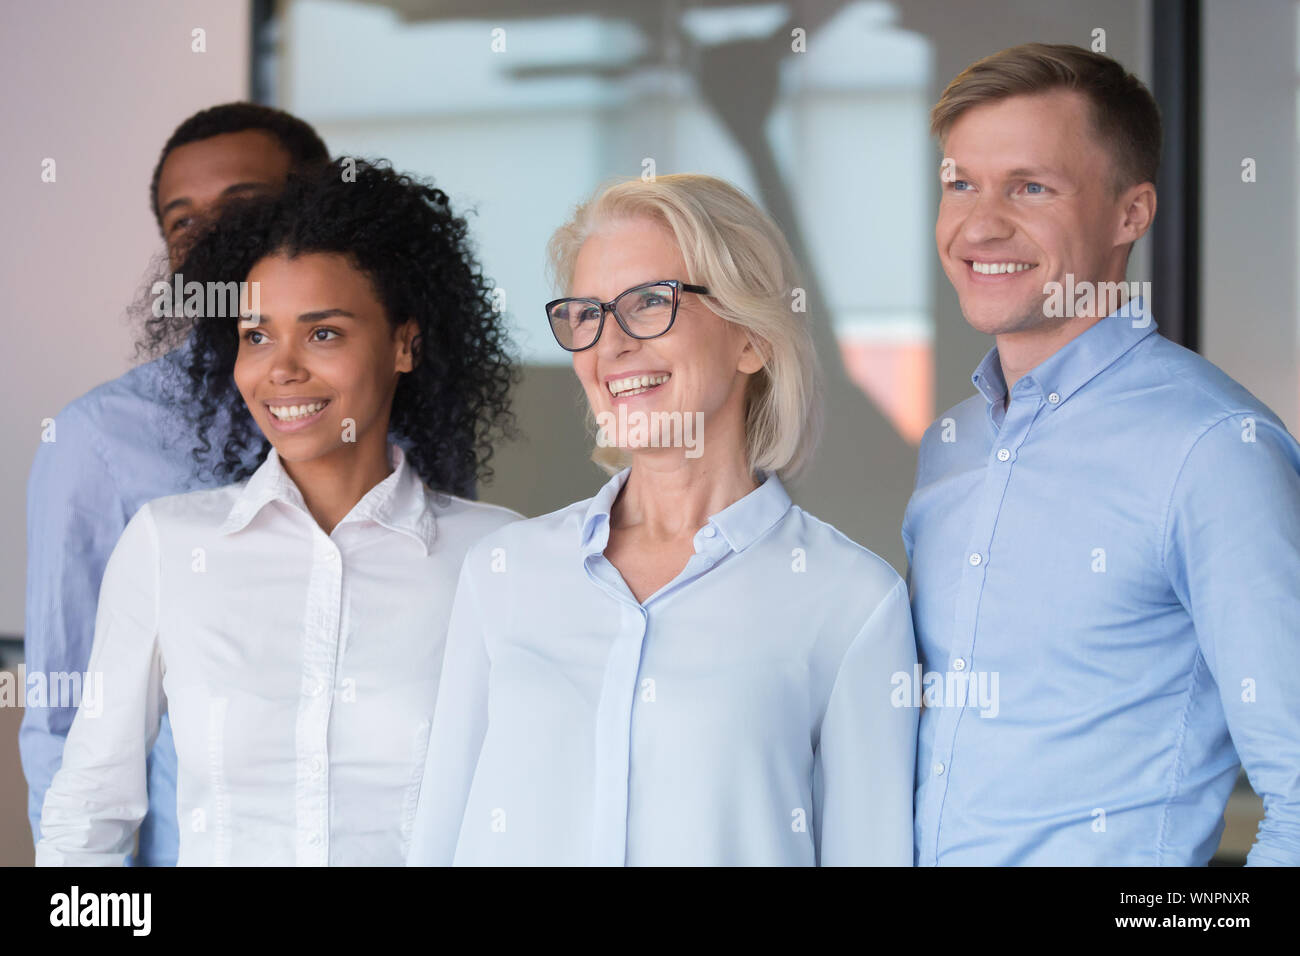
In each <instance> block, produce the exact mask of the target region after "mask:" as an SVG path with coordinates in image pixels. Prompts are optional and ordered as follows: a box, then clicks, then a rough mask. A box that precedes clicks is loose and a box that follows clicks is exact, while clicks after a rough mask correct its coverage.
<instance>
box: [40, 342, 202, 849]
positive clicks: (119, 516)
mask: <svg viewBox="0 0 1300 956" xmlns="http://www.w3.org/2000/svg"><path fill="white" fill-rule="evenodd" d="M184 354H185V353H184V352H183V351H182V352H173V353H170V354H169V355H167V356H164V357H163V358H160V359H157V360H156V361H153V362H149V363H147V364H144V365H140V366H138V367H136V368H134V369H132V370H131V371H129V372H127V373H126V374H125V375H123V376H121V377H120V378H117V379H114V380H113V381H111V382H107V383H105V384H104V385H101V386H99V387H98V388H96V389H93V390H92V391H90V392H88V393H87V394H85V395H83V396H82V397H81V398H78V399H76V400H75V401H73V402H72V403H71V404H70V405H68V406H67V407H66V408H65V409H63V411H62V412H60V413H59V414H58V416H56V417H55V419H54V422H53V430H52V432H51V431H49V430H47V432H46V434H45V435H44V436H43V440H42V442H41V444H40V446H39V447H38V448H37V450H36V458H35V460H34V462H33V463H32V470H31V476H30V478H29V479H28V482H27V607H26V634H25V637H24V642H25V644H24V658H25V664H26V672H27V677H28V682H29V685H30V684H31V683H32V681H33V679H34V678H35V679H36V680H41V681H43V682H44V683H45V684H46V685H50V683H51V681H50V676H51V675H56V674H71V673H83V672H84V671H85V669H86V664H87V662H88V661H89V659H90V648H91V643H92V640H93V638H94V635H95V609H96V606H97V604H98V600H99V585H100V581H101V580H102V578H103V576H104V566H105V565H106V564H107V563H108V556H109V555H110V554H111V553H112V551H113V546H114V545H115V544H117V539H118V538H119V537H120V536H121V534H122V530H123V529H124V528H125V527H126V524H127V522H128V521H129V520H130V519H131V517H132V516H133V515H134V514H135V513H136V511H138V510H139V508H140V506H141V505H143V504H144V503H145V502H146V501H149V500H150V499H152V498H158V497H161V496H163V495H171V494H178V493H180V492H184V491H190V490H193V489H196V488H200V487H203V486H204V479H203V478H200V477H199V476H197V475H196V474H195V467H194V459H193V457H192V440H191V438H190V436H189V434H188V433H187V432H186V431H185V427H186V426H185V425H184V423H183V422H182V421H181V420H180V417H179V416H178V414H177V411H176V409H175V407H174V406H173V405H172V404H171V403H170V402H168V400H167V395H168V394H171V393H172V392H171V388H172V383H173V381H174V380H173V379H172V378H171V376H173V375H177V374H183V372H182V371H181V364H182V362H183V356H184ZM213 438H214V442H213V444H214V447H217V448H219V447H220V443H221V442H224V440H225V430H224V428H223V426H222V423H221V422H218V425H217V429H216V430H215V431H214V435H213ZM207 481H208V482H209V483H210V481H211V479H210V478H208V479H207ZM37 675H42V676H41V677H37ZM30 696H31V695H29V697H30ZM39 703H40V702H39V701H29V706H28V707H27V709H26V711H25V712H24V714H23V722H22V727H21V729H20V730H19V734H18V742H19V750H20V753H21V756H22V763H23V772H24V773H25V774H26V776H27V786H28V803H27V812H28V815H29V816H30V818H31V825H32V834H33V837H34V839H36V840H38V841H39V839H40V822H41V805H42V803H43V802H44V799H45V791H46V789H47V788H48V787H49V785H50V781H51V780H52V779H53V778H54V774H55V772H56V771H57V770H58V769H59V765H60V763H61V762H62V759H63V744H64V739H65V738H66V737H67V734H68V728H69V727H70V726H71V725H72V718H73V717H74V716H76V706H75V705H74V706H69V702H68V701H66V700H63V701H55V700H48V701H46V702H45V703H46V706H39ZM32 704H36V706H32ZM55 705H58V706H55ZM148 776H149V813H148V815H147V816H146V817H145V818H144V820H143V821H142V823H141V825H140V834H139V838H140V842H139V849H138V852H137V853H136V854H135V856H134V862H135V863H136V864H137V865H147V866H173V865H175V863H176V855H177V851H178V848H179V842H178V838H177V832H176V752H175V749H174V745H173V742H172V735H171V724H170V723H169V722H168V721H167V719H166V717H164V718H163V722H162V727H161V728H160V730H159V733H158V739H157V741H156V742H155V745H154V748H153V751H152V753H151V755H150V757H149V762H148Z"/></svg>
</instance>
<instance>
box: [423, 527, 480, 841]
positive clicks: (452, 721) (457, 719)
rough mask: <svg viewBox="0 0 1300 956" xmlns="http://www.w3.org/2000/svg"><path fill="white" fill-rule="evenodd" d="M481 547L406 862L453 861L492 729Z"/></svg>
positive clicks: (460, 592) (467, 570) (446, 671)
mask: <svg viewBox="0 0 1300 956" xmlns="http://www.w3.org/2000/svg"><path fill="white" fill-rule="evenodd" d="M476 553H478V548H473V549H471V550H470V552H469V554H468V555H467V556H466V558H465V562H464V564H463V565H462V566H461V571H460V580H459V581H458V582H457V585H456V597H455V601H454V603H453V605H452V611H451V619H450V621H449V623H448V625H447V648H446V651H445V655H444V658H443V665H442V676H441V678H440V680H439V682H438V700H437V703H436V704H435V706H434V713H433V726H432V727H431V728H430V731H429V749H428V755H427V757H426V760H425V767H424V779H423V782H422V783H421V784H420V798H419V803H418V805H417V808H416V811H415V824H414V826H413V828H412V833H411V849H410V852H409V853H408V854H407V858H406V863H407V866H450V865H451V864H452V861H453V859H454V858H455V856H456V844H457V842H458V840H459V839H460V828H461V822H462V821H463V820H464V817H465V807H466V805H467V803H468V801H469V792H470V787H471V786H472V784H473V782H474V770H475V768H476V766H477V765H478V758H479V753H480V752H481V750H482V748H483V738H484V736H485V734H486V733H487V717H488V707H487V697H488V679H489V675H490V670H491V664H490V662H489V660H488V655H487V647H486V645H485V643H484V628H483V618H482V614H481V612H480V610H479V601H478V594H477V591H476V589H475V587H474V580H473V577H474V575H473V572H472V570H471V568H472V567H473V564H474V561H475V554H476Z"/></svg>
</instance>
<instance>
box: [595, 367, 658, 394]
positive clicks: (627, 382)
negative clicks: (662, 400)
mask: <svg viewBox="0 0 1300 956" xmlns="http://www.w3.org/2000/svg"><path fill="white" fill-rule="evenodd" d="M666 381H668V373H667V372H664V373H660V374H658V375H630V376H628V377H627V378H619V379H615V380H614V381H612V382H610V383H609V390H610V392H611V393H612V394H614V395H622V394H624V393H630V394H633V395H635V394H639V393H640V392H643V391H645V390H646V389H649V388H654V387H655V386H656V385H662V384H663V383H664V382H666Z"/></svg>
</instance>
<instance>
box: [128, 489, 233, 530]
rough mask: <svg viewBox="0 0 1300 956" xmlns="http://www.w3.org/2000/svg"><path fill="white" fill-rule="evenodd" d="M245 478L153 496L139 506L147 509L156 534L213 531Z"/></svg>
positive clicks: (222, 520) (222, 521) (223, 516)
mask: <svg viewBox="0 0 1300 956" xmlns="http://www.w3.org/2000/svg"><path fill="white" fill-rule="evenodd" d="M246 484H248V480H247V479H244V480H243V481H238V482H234V483H232V484H228V485H221V486H219V487H216V488H204V489H201V490H198V491H187V492H185V493H183V494H176V495H164V496H163V497H161V498H154V499H152V500H151V501H148V502H146V503H145V504H144V505H142V506H141V507H140V512H137V514H139V513H142V512H146V511H147V512H148V514H149V516H150V520H151V521H152V522H153V524H154V526H155V527H156V528H157V529H158V534H159V535H160V536H171V535H174V534H178V533H179V534H185V535H189V536H191V537H194V536H196V535H197V534H199V533H203V532H216V531H218V530H219V529H220V528H221V526H222V524H224V523H225V520H226V518H227V516H229V514H230V509H231V508H233V507H234V505H235V502H236V500H238V498H239V494H240V492H241V491H242V490H243V488H244V486H245V485H246Z"/></svg>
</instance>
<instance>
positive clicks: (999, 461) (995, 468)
mask: <svg viewBox="0 0 1300 956" xmlns="http://www.w3.org/2000/svg"><path fill="white" fill-rule="evenodd" d="M1018 384H1019V386H1020V387H1019V388H1017V389H1016V393H1015V396H1014V397H1013V398H1012V400H1011V403H1010V405H1009V406H1008V408H1007V411H1006V415H1005V418H1003V419H1002V422H1001V427H998V426H997V425H996V424H995V422H996V418H995V417H993V416H990V427H991V429H992V431H993V443H992V445H991V447H990V448H989V453H988V460H987V462H986V464H985V468H984V482H983V489H982V490H981V493H980V499H979V506H978V508H977V510H976V513H975V519H974V523H973V526H972V528H971V534H970V537H969V539H968V541H967V545H966V550H965V552H964V553H963V555H962V558H961V561H962V564H961V567H960V568H958V569H955V570H956V572H957V573H959V574H960V575H961V581H960V583H959V585H958V589H957V603H956V609H955V614H954V620H953V632H952V633H953V641H952V644H951V647H950V648H949V656H948V659H947V661H930V662H927V663H928V666H929V667H930V668H934V669H937V668H939V667H943V669H944V670H945V671H957V672H965V673H967V674H972V675H973V673H974V668H975V664H976V661H975V642H976V638H977V637H978V634H979V608H980V599H981V598H982V596H983V594H984V583H985V581H986V580H987V576H988V568H989V561H990V551H991V549H992V544H993V536H994V534H995V533H996V531H997V525H998V517H999V515H1000V514H1001V511H1002V503H1003V501H1004V500H1005V498H1006V491H1007V485H1008V483H1009V482H1010V481H1011V471H1012V468H1013V467H1014V466H1015V462H1016V457H1017V455H1018V454H1019V451H1020V446H1021V445H1023V444H1024V442H1025V439H1026V438H1027V437H1028V436H1029V430H1030V428H1031V427H1032V426H1033V423H1034V420H1035V418H1037V416H1038V412H1039V411H1040V409H1041V408H1042V407H1043V401H1042V393H1041V392H1040V391H1039V390H1038V388H1037V386H1036V385H1035V384H1034V383H1033V382H1032V381H1030V380H1027V379H1026V380H1022V381H1021V382H1020V383H1018ZM971 679H973V677H972V678H971ZM948 683H949V682H948V681H947V680H946V679H945V681H944V686H947V684H948ZM968 700H969V694H968V695H967V696H966V699H965V700H963V701H962V702H961V705H960V706H954V703H955V702H953V701H948V700H944V701H942V702H941V706H940V707H938V708H937V711H938V714H937V720H936V728H935V734H934V749H933V751H932V753H931V763H930V766H929V767H925V768H918V771H919V772H922V773H926V774H928V775H929V776H930V777H931V785H930V786H929V788H928V798H927V806H926V807H925V808H924V812H925V813H926V816H927V817H928V818H929V819H930V820H932V821H933V825H932V826H930V827H927V828H925V829H924V830H923V833H924V839H925V840H926V845H923V846H922V847H921V848H920V850H921V859H922V861H924V862H928V863H931V864H935V865H937V864H938V859H939V852H940V841H939V836H940V830H941V827H942V822H943V820H942V818H943V803H944V798H945V797H946V796H947V793H948V782H949V781H950V780H951V779H952V764H953V752H954V747H955V743H956V739H957V729H958V727H959V725H960V724H961V720H962V716H963V714H964V713H965V711H966V708H967V706H968V703H967V702H968ZM918 809H920V808H918Z"/></svg>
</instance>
